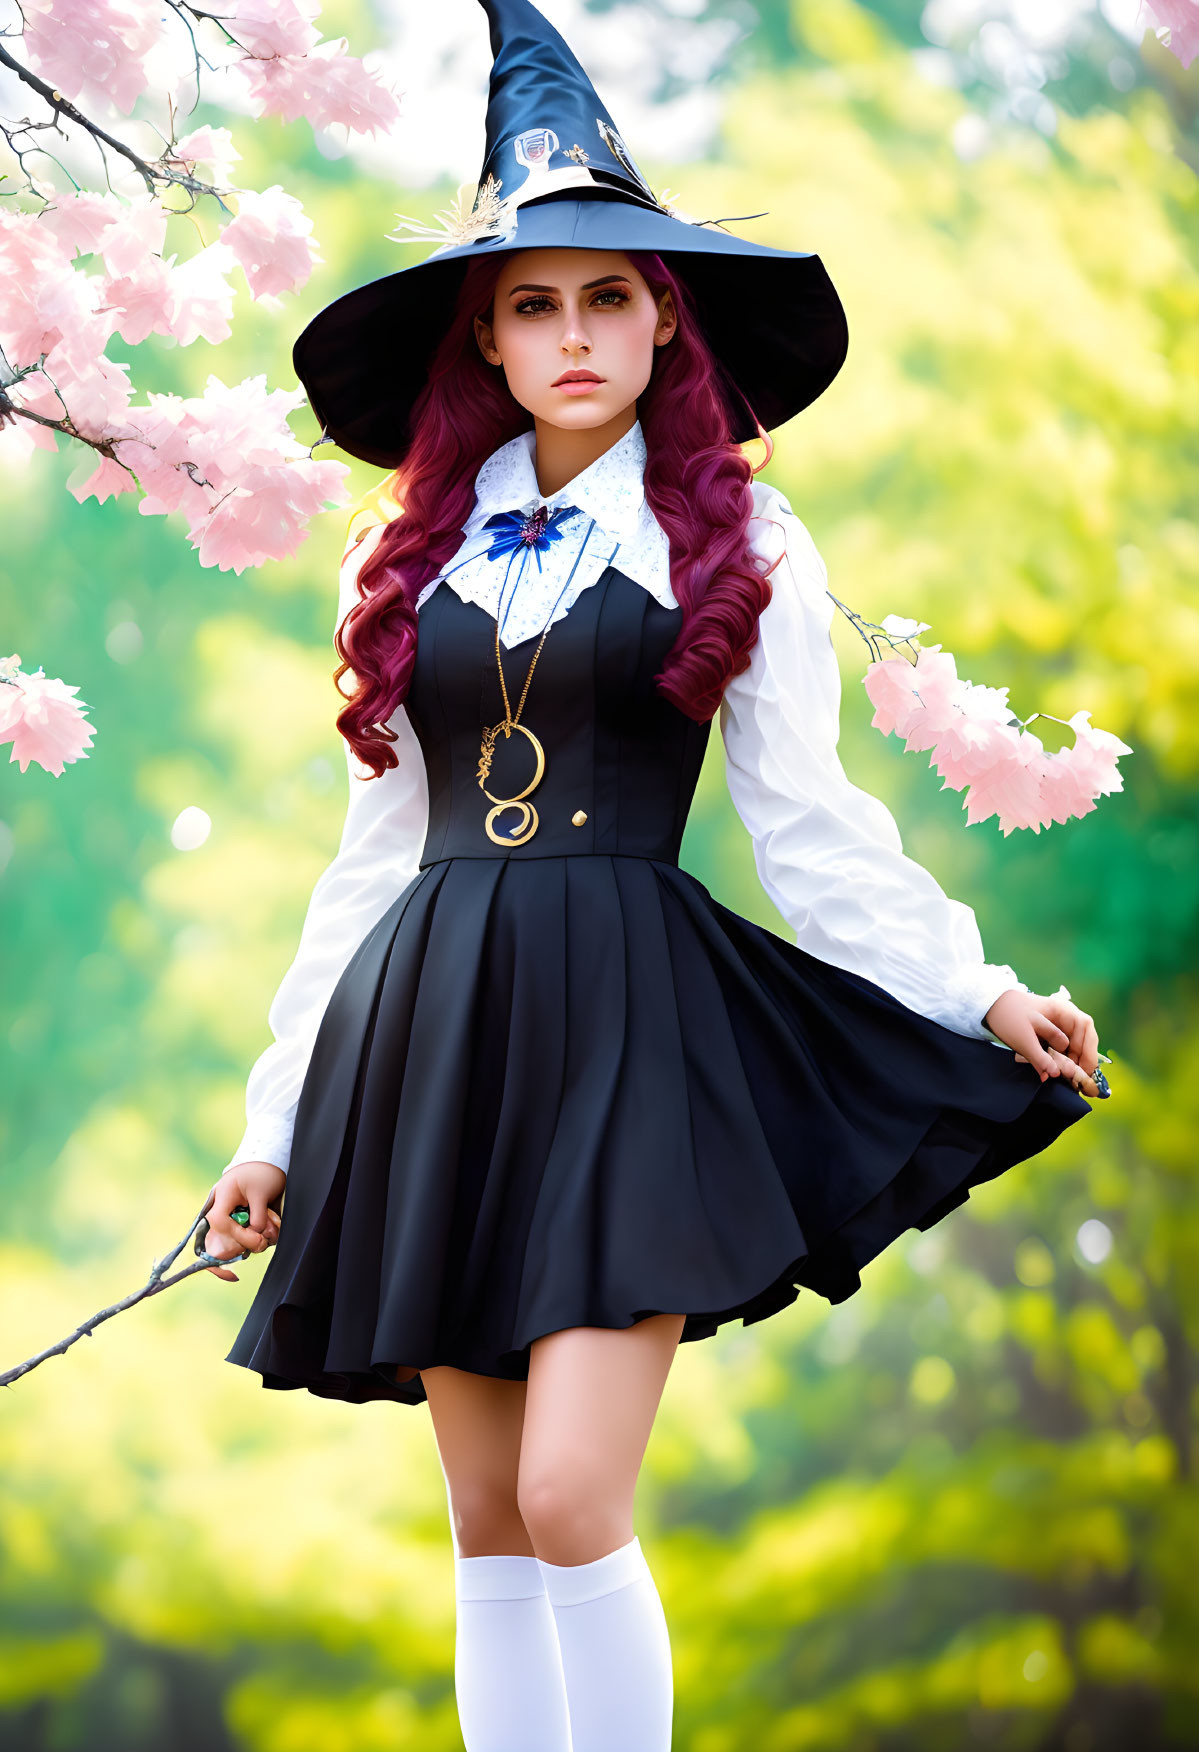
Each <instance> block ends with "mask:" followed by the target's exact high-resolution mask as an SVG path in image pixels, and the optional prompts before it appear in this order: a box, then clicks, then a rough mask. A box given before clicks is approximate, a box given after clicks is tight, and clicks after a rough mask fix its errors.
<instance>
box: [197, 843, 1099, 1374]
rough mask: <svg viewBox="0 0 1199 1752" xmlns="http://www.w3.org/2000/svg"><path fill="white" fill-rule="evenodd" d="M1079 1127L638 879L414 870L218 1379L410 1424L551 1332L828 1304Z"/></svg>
mask: <svg viewBox="0 0 1199 1752" xmlns="http://www.w3.org/2000/svg"><path fill="white" fill-rule="evenodd" d="M1089 1111H1090V1104H1089V1103H1088V1102H1087V1100H1086V1099H1085V1098H1084V1097H1083V1096H1081V1095H1079V1094H1078V1093H1077V1091H1075V1090H1074V1089H1073V1088H1071V1087H1070V1086H1069V1085H1068V1084H1066V1083H1065V1082H1063V1081H1060V1080H1059V1079H1056V1078H1051V1079H1049V1080H1048V1081H1046V1082H1044V1083H1042V1082H1041V1080H1040V1078H1039V1076H1038V1074H1037V1073H1036V1071H1035V1070H1034V1069H1033V1067H1032V1066H1031V1065H1028V1064H1018V1063H1017V1062H1016V1060H1015V1057H1014V1055H1013V1054H1012V1053H1010V1052H1008V1051H1006V1050H1005V1049H1003V1048H1000V1047H998V1046H996V1045H994V1044H993V1043H992V1042H990V1041H987V1040H982V1039H972V1038H969V1037H966V1036H964V1035H960V1034H957V1033H955V1032H954V1031H953V1030H951V1029H949V1028H946V1027H944V1026H943V1025H942V1024H940V1023H938V1022H933V1021H930V1020H928V1019H927V1018H926V1017H923V1016H921V1015H919V1014H918V1013H917V1012H915V1011H913V1010H911V1009H909V1008H908V1007H907V1006H906V1005H904V1004H902V1003H901V1002H899V1001H898V1000H897V999H895V998H893V997H892V996H891V995H890V994H889V993H887V992H885V991H883V990H882V988H881V987H879V986H876V985H874V984H873V983H872V982H871V981H869V980H867V979H865V978H863V977H861V976H860V975H857V974H853V973H848V972H845V971H843V970H841V969H839V968H836V967H833V966H831V965H830V964H828V963H827V962H823V961H820V960H818V959H817V958H815V957H813V956H811V955H809V954H808V953H806V952H805V951H804V950H802V949H800V948H797V947H796V946H795V945H793V944H791V943H789V942H786V941H784V940H783V939H782V938H780V937H777V936H775V935H774V934H773V933H771V932H769V931H766V930H763V929H761V928H760V927H759V926H757V925H754V924H751V923H749V922H748V921H747V920H745V919H742V918H740V917H739V916H738V915H737V914H736V913H733V912H730V911H729V910H728V909H727V908H726V907H723V906H721V905H720V904H719V903H718V902H716V901H714V900H713V899H712V897H711V895H709V894H708V892H707V890H706V889H705V888H704V887H703V886H702V884H701V883H699V882H698V881H696V880H695V879H694V878H693V877H691V876H689V875H688V874H687V873H686V872H684V871H682V870H680V869H679V868H677V866H675V865H673V864H669V863H660V862H656V861H655V860H653V859H649V858H644V857H624V856H603V855H592V856H570V857H544V858H529V859H522V860H516V859H512V860H507V859H504V858H451V859H448V860H445V861H443V862H440V863H435V864H431V865H428V866H427V867H426V868H424V869H423V870H422V871H421V872H420V873H419V875H418V876H417V877H416V878H415V880H414V881H413V882H412V883H410V884H409V886H408V887H407V888H406V889H405V890H404V892H403V893H402V894H400V895H399V896H398V897H397V899H396V900H395V901H394V902H393V904H392V905H391V907H390V908H389V909H388V911H387V912H386V913H385V914H384V915H383V917H382V918H381V919H380V920H379V922H378V924H377V925H376V926H375V927H374V928H373V929H372V931H371V932H370V933H369V934H368V935H367V937H366V938H365V940H364V941H363V943H362V944H361V945H360V946H359V948H358V949H357V950H356V951H355V953H354V956H353V957H352V959H351V961H350V963H349V965H348V966H347V968H346V970H345V972H344V973H343V975H342V977H341V979H340V981H339V983H338V985H337V988H336V990H335V991H334V993H333V996H332V998H331V999H330V1002H329V1005H328V1007H327V1009H326V1011H325V1015H324V1018H323V1020H322V1023H321V1027H320V1031H319V1033H318V1036H317V1041H316V1045H315V1048H314V1051H313V1055H312V1059H311V1062H310V1065H309V1068H308V1073H307V1076H306V1079H305V1083H304V1088H303V1091H302V1093H301V1096H300V1103H299V1108H298V1112H297V1116H296V1132H295V1140H294V1144H293V1154H292V1158H291V1165H290V1170H289V1174H288V1181H287V1187H286V1192H285V1197H284V1203H283V1207H282V1223H281V1227H280V1235H279V1240H278V1243H277V1245H276V1246H275V1248H274V1249H273V1250H272V1251H271V1253H270V1254H269V1255H267V1264H266V1269H265V1272H264V1274H263V1277H262V1279H261V1281H260V1284H259V1288H258V1291H257V1294H256V1296H255V1298H254V1301H253V1303H252V1305H251V1307H250V1310H249V1313H248V1314H247V1316H246V1319H245V1321H244V1323H243V1325H242V1327H241V1330H240V1331H239V1333H238V1335H237V1338H236V1340H235V1343H234V1345H233V1348H232V1350H231V1351H230V1352H229V1354H228V1361H230V1362H233V1363H238V1364H241V1365H244V1366H245V1367H248V1368H250V1369H253V1370H256V1371H258V1372H259V1373H260V1374H261V1376H262V1384H263V1385H264V1386H266V1387H273V1388H297V1387H305V1388H307V1389H308V1390H309V1391H310V1392H311V1393H314V1394H319V1395H323V1396H325V1397H329V1398H336V1399H344V1400H350V1401H353V1402H355V1403H360V1402H362V1401H365V1400H368V1399H394V1400H398V1401H401V1402H404V1403H406V1404H410V1405H414V1404H418V1403H420V1402H421V1401H422V1400H423V1399H424V1398H425V1391H424V1388H423V1386H422V1384H421V1379H420V1374H419V1371H420V1370H421V1369H422V1368H431V1367H433V1366H435V1365H437V1364H443V1363H449V1364H453V1365H455V1366H456V1367H458V1368H461V1369H469V1370H473V1371H475V1372H477V1373H480V1374H484V1375H490V1376H495V1377H499V1378H502V1379H507V1380H523V1379H525V1378H526V1377H527V1375H528V1368H529V1346H530V1344H531V1343H532V1341H533V1340H534V1339H536V1338H538V1337H540V1336H541V1335H543V1334H545V1333H550V1332H555V1331H557V1330H559V1329H560V1328H562V1327H568V1326H604V1327H628V1326H630V1325H632V1324H633V1323H634V1322H635V1321H637V1320H640V1319H642V1318H644V1317H645V1316H647V1315H650V1314H655V1313H681V1314H684V1315H685V1316H686V1320H685V1324H684V1327H683V1332H682V1339H683V1342H687V1341H690V1340H695V1339H700V1338H707V1337H709V1336H711V1335H712V1334H713V1333H715V1332H716V1330H717V1328H718V1327H719V1326H720V1325H722V1324H723V1323H724V1322H726V1321H729V1320H733V1319H735V1318H740V1319H741V1320H742V1321H743V1322H744V1323H745V1324H747V1325H748V1324H750V1323H751V1322H754V1321H758V1320H762V1319H764V1318H765V1317H766V1316H768V1315H771V1314H774V1313H776V1312H778V1310H780V1309H782V1308H784V1307H786V1306H787V1305H788V1304H790V1303H791V1302H793V1301H794V1300H795V1299H796V1296H797V1295H798V1292H799V1288H800V1287H804V1288H807V1289H810V1290H813V1291H815V1292H817V1293H818V1294H820V1295H821V1296H823V1297H825V1298H827V1300H828V1301H830V1302H840V1301H843V1300H844V1299H845V1298H846V1297H847V1296H850V1295H852V1294H853V1292H854V1291H855V1290H857V1289H858V1288H859V1287H860V1285H861V1277H860V1273H861V1270H862V1267H863V1266H864V1265H865V1264H866V1263H867V1262H868V1261H869V1260H871V1259H873V1258H875V1257H876V1256H877V1255H878V1254H879V1253H880V1252H881V1251H882V1250H883V1249H884V1248H885V1247H886V1246H887V1245H888V1244H889V1243H890V1242H892V1241H893V1240H894V1239H895V1238H896V1237H897V1236H898V1235H899V1234H901V1233H902V1232H903V1231H904V1230H906V1229H908V1228H910V1227H913V1226H914V1227H916V1228H920V1229H927V1228H929V1227H930V1226H931V1225H932V1224H933V1223H935V1222H937V1221H939V1220H940V1219H941V1218H942V1217H944V1216H945V1215H946V1214H947V1213H948V1212H949V1211H952V1210H953V1209H954V1208H955V1207H956V1206H958V1205H960V1204H962V1203H963V1202H964V1200H965V1199H966V1198H967V1196H968V1194H969V1192H970V1189H971V1188H972V1187H974V1186H977V1185H979V1184H980V1183H981V1182H983V1181H986V1180H989V1179H991V1178H993V1177H994V1176H995V1175H997V1174H1000V1173H1002V1172H1003V1171H1004V1170H1005V1169H1007V1168H1009V1167H1011V1166H1012V1165H1013V1164H1014V1163H1016V1162H1020V1161H1024V1160H1026V1159H1027V1158H1029V1157H1030V1156H1034V1155H1036V1154H1037V1153H1038V1152H1039V1151H1041V1150H1043V1149H1045V1148H1046V1146H1047V1145H1048V1144H1050V1143H1052V1141H1053V1140H1054V1139H1055V1138H1056V1137H1057V1136H1058V1135H1059V1133H1061V1132H1062V1131H1064V1130H1065V1128H1066V1127H1067V1126H1070V1125H1073V1124H1074V1122H1075V1121H1076V1120H1077V1119H1080V1118H1081V1117H1082V1116H1083V1114H1085V1113H1088V1112H1089Z"/></svg>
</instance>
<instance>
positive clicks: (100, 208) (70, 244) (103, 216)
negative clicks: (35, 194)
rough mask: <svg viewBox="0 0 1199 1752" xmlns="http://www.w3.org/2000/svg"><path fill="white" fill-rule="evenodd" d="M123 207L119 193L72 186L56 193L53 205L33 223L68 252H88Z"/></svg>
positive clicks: (89, 253)
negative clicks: (62, 193) (67, 189)
mask: <svg viewBox="0 0 1199 1752" xmlns="http://www.w3.org/2000/svg"><path fill="white" fill-rule="evenodd" d="M124 210H125V203H124V202H123V201H122V200H121V198H120V196H119V195H114V194H109V193H105V194H102V195H100V194H94V193H93V192H92V190H90V189H76V190H75V191H74V193H72V194H69V195H56V196H55V204H54V206H53V207H47V208H46V209H45V211H44V212H42V213H40V214H39V215H38V220H37V222H38V224H39V225H42V226H45V227H46V228H47V229H48V230H49V231H51V232H52V233H53V234H54V236H55V237H56V238H57V239H58V241H59V243H61V244H62V246H63V248H64V249H66V250H69V251H70V253H71V254H72V255H92V254H94V253H95V251H96V249H97V247H98V245H99V242H100V238H101V236H102V234H103V233H104V231H105V230H106V229H107V228H108V226H110V225H111V224H112V222H113V220H114V219H119V218H120V217H121V215H122V213H123V212H124Z"/></svg>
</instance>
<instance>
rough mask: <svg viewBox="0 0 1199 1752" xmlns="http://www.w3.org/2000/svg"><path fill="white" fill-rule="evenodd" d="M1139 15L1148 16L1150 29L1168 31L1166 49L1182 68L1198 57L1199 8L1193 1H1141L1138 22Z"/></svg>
mask: <svg viewBox="0 0 1199 1752" xmlns="http://www.w3.org/2000/svg"><path fill="white" fill-rule="evenodd" d="M1141 13H1147V14H1148V22H1149V27H1150V29H1152V28H1153V27H1154V25H1155V24H1156V25H1157V27H1158V28H1159V29H1163V30H1168V31H1169V33H1170V41H1169V43H1168V45H1167V47H1168V48H1169V50H1170V53H1171V54H1172V55H1175V56H1177V58H1178V59H1179V60H1180V61H1181V62H1182V64H1183V66H1184V67H1189V66H1190V64H1191V62H1192V61H1193V60H1194V59H1195V56H1196V55H1199V6H1197V5H1196V4H1195V0H1142V5H1141V12H1140V13H1138V14H1137V19H1138V22H1140V18H1141Z"/></svg>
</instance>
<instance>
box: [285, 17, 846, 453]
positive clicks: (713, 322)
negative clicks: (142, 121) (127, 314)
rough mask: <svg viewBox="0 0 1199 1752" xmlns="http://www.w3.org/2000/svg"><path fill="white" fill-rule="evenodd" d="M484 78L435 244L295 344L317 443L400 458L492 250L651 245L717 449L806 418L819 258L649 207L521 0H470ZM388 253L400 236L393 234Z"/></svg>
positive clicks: (821, 296)
mask: <svg viewBox="0 0 1199 1752" xmlns="http://www.w3.org/2000/svg"><path fill="white" fill-rule="evenodd" d="M481 4H482V6H483V10H484V11H485V12H486V14H487V17H488V20H489V22H490V27H491V52H492V58H493V65H492V69H491V85H490V90H489V93H488V99H487V130H486V145H485V149H484V156H483V170H482V174H481V176H480V178H479V183H478V189H477V193H476V196H475V200H474V204H473V206H472V207H471V209H470V211H469V212H468V213H460V212H458V211H454V212H453V213H452V214H451V216H450V218H449V220H448V221H447V222H446V223H445V225H444V226H443V228H442V230H441V231H433V230H431V229H430V228H426V227H419V226H417V225H416V224H415V222H414V221H410V220H405V221H403V222H402V228H403V229H407V230H409V231H411V232H415V233H417V234H418V235H422V236H423V237H424V238H425V239H439V240H441V241H440V242H439V247H438V248H436V249H434V250H433V251H432V253H431V254H430V255H429V256H427V257H426V259H425V260H424V261H423V262H418V263H417V264H416V265H415V266H414V267H409V268H403V269H401V270H400V271H399V272H398V273H394V274H386V275H384V276H383V278H382V279H379V280H372V281H370V282H369V283H368V284H367V285H365V286H359V287H358V288H356V290H354V291H352V292H347V293H345V294H343V296H341V297H340V298H337V299H335V300H334V301H333V303H332V304H329V305H326V307H325V309H324V310H322V311H320V312H319V313H318V314H317V315H316V316H315V317H313V319H312V321H311V322H310V323H309V324H308V326H307V327H306V328H305V329H304V330H303V331H302V333H301V334H300V335H299V336H297V338H296V341H295V344H294V346H293V349H292V363H293V364H294V366H295V371H296V376H297V377H298V378H299V380H300V382H301V383H302V384H303V386H304V389H305V391H306V393H307V395H308V399H309V401H310V403H311V405H312V410H313V412H314V414H315V415H316V417H317V419H318V420H319V421H320V423H321V427H322V437H321V439H320V440H319V442H321V443H324V442H325V441H327V440H332V441H333V442H335V443H336V444H337V445H338V446H339V447H340V448H341V449H342V450H344V451H346V452H347V453H348V454H349V455H350V456H356V457H360V458H361V459H362V461H364V462H370V463H374V464H375V465H376V466H377V467H379V468H385V469H394V468H397V467H398V466H399V465H400V463H401V462H402V461H403V459H404V456H405V454H406V452H407V448H408V443H409V438H410V434H409V431H408V417H409V414H410V412H411V409H412V406H413V403H414V402H415V401H416V399H417V397H418V396H419V395H420V393H421V391H422V390H423V388H424V386H425V383H426V381H427V377H428V367H429V363H430V361H431V359H432V357H433V354H434V352H435V351H436V349H437V346H438V344H439V343H440V341H441V338H442V336H443V335H444V333H445V331H446V329H447V327H448V326H449V322H450V319H451V313H452V311H453V309H454V305H455V301H456V297H457V293H458V289H459V286H460V283H461V281H462V278H463V276H464V274H465V272H466V269H467V266H468V265H469V263H470V262H471V261H473V260H474V259H475V258H476V257H477V256H482V255H490V254H495V253H496V252H497V251H501V250H516V249H538V248H561V247H563V246H567V247H574V248H578V249H608V250H653V251H656V252H658V253H660V254H665V255H667V256H669V257H678V258H680V259H678V260H677V261H671V263H670V265H671V267H672V268H676V269H677V271H678V273H679V275H680V277H681V278H682V279H684V280H685V282H686V284H687V287H688V289H689V290H690V292H691V294H692V296H693V298H694V301H695V305H696V308H697V311H698V313H699V319H700V323H701V326H702V328H703V332H704V337H705V339H706V341H707V343H708V345H709V347H710V348H711V350H712V353H713V354H714V356H715V358H716V360H717V363H718V366H719V367H720V370H721V374H722V390H723V393H724V398H725V401H726V404H727V407H728V413H729V421H730V426H731V429H732V433H733V437H734V440H735V441H736V442H738V443H742V442H744V441H745V440H746V439H749V438H755V437H756V436H757V423H756V422H758V421H760V422H761V424H762V426H764V427H765V428H766V429H767V430H769V429H771V428H773V427H775V426H779V425H781V424H782V423H783V421H784V420H789V419H791V417H792V416H793V415H794V414H797V413H799V412H800V410H801V409H803V408H806V407H807V406H808V405H809V403H810V402H813V401H815V400H816V397H817V396H818V395H820V394H821V393H822V392H823V391H824V390H825V389H827V388H828V386H829V384H830V383H831V382H832V380H833V378H834V377H835V376H836V375H837V372H838V371H839V370H840V369H841V366H842V364H843V362H844V359H845V354H846V349H847V346H848V331H847V328H846V322H845V312H844V310H843V308H842V305H841V300H840V299H839V298H838V296H837V293H836V290H835V288H834V286H833V283H832V281H831V280H830V279H829V276H828V272H827V270H826V269H825V267H824V264H823V263H822V262H821V260H820V258H819V256H817V255H812V254H808V253H804V252H801V251H798V250H787V249H771V248H769V247H768V246H767V245H765V244H761V243H747V242H746V241H745V240H744V239H743V238H740V237H735V236H734V235H733V234H732V233H731V232H729V231H724V230H721V229H719V226H718V222H717V221H714V220H713V221H708V220H702V221H693V220H691V219H689V218H684V217H683V216H682V215H680V214H679V213H678V212H676V211H674V210H673V209H672V208H671V207H669V206H667V205H665V204H664V203H663V202H662V201H660V200H659V199H658V197H657V196H656V195H655V194H654V192H653V190H652V189H651V188H650V186H649V184H648V183H647V182H646V180H645V178H644V177H643V176H642V174H641V172H640V171H639V170H638V168H637V165H636V163H635V161H634V159H633V156H632V154H631V153H630V152H629V150H628V147H627V146H626V145H625V143H624V141H623V139H622V138H621V136H620V134H619V132H618V131H617V128H616V124H615V123H614V122H613V120H612V118H611V116H610V115H609V114H608V112H607V110H606V109H605V108H604V106H603V104H602V103H601V102H600V100H599V98H598V97H597V95H596V93H595V90H594V88H593V86H592V84H591V81H590V79H588V77H587V75H586V73H585V72H584V71H583V69H582V67H581V66H580V65H579V63H578V61H577V60H576V59H575V57H574V55H573V54H572V53H571V51H570V49H569V48H568V47H567V45H566V43H565V42H564V41H563V39H562V37H561V36H560V35H559V34H558V32H557V31H556V30H555V29H554V28H553V26H552V25H551V24H550V23H549V22H548V20H547V19H545V18H544V17H543V16H542V15H541V13H540V12H539V11H538V10H537V8H536V7H535V6H534V5H533V4H532V3H531V0H481ZM395 241H397V242H409V241H413V239H412V238H396V239H395Z"/></svg>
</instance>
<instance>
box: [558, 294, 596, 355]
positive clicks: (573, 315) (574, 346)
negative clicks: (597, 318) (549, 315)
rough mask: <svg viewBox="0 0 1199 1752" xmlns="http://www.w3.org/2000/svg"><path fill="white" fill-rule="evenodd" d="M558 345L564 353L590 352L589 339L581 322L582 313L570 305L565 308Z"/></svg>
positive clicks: (584, 325)
mask: <svg viewBox="0 0 1199 1752" xmlns="http://www.w3.org/2000/svg"><path fill="white" fill-rule="evenodd" d="M560 345H561V348H562V351H563V352H564V353H571V354H574V353H590V351H591V339H590V336H589V335H588V333H587V327H586V324H585V323H584V321H583V312H582V310H581V309H576V308H575V307H574V306H572V305H567V307H566V313H565V317H564V320H563V324H562V338H561V342H560Z"/></svg>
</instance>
